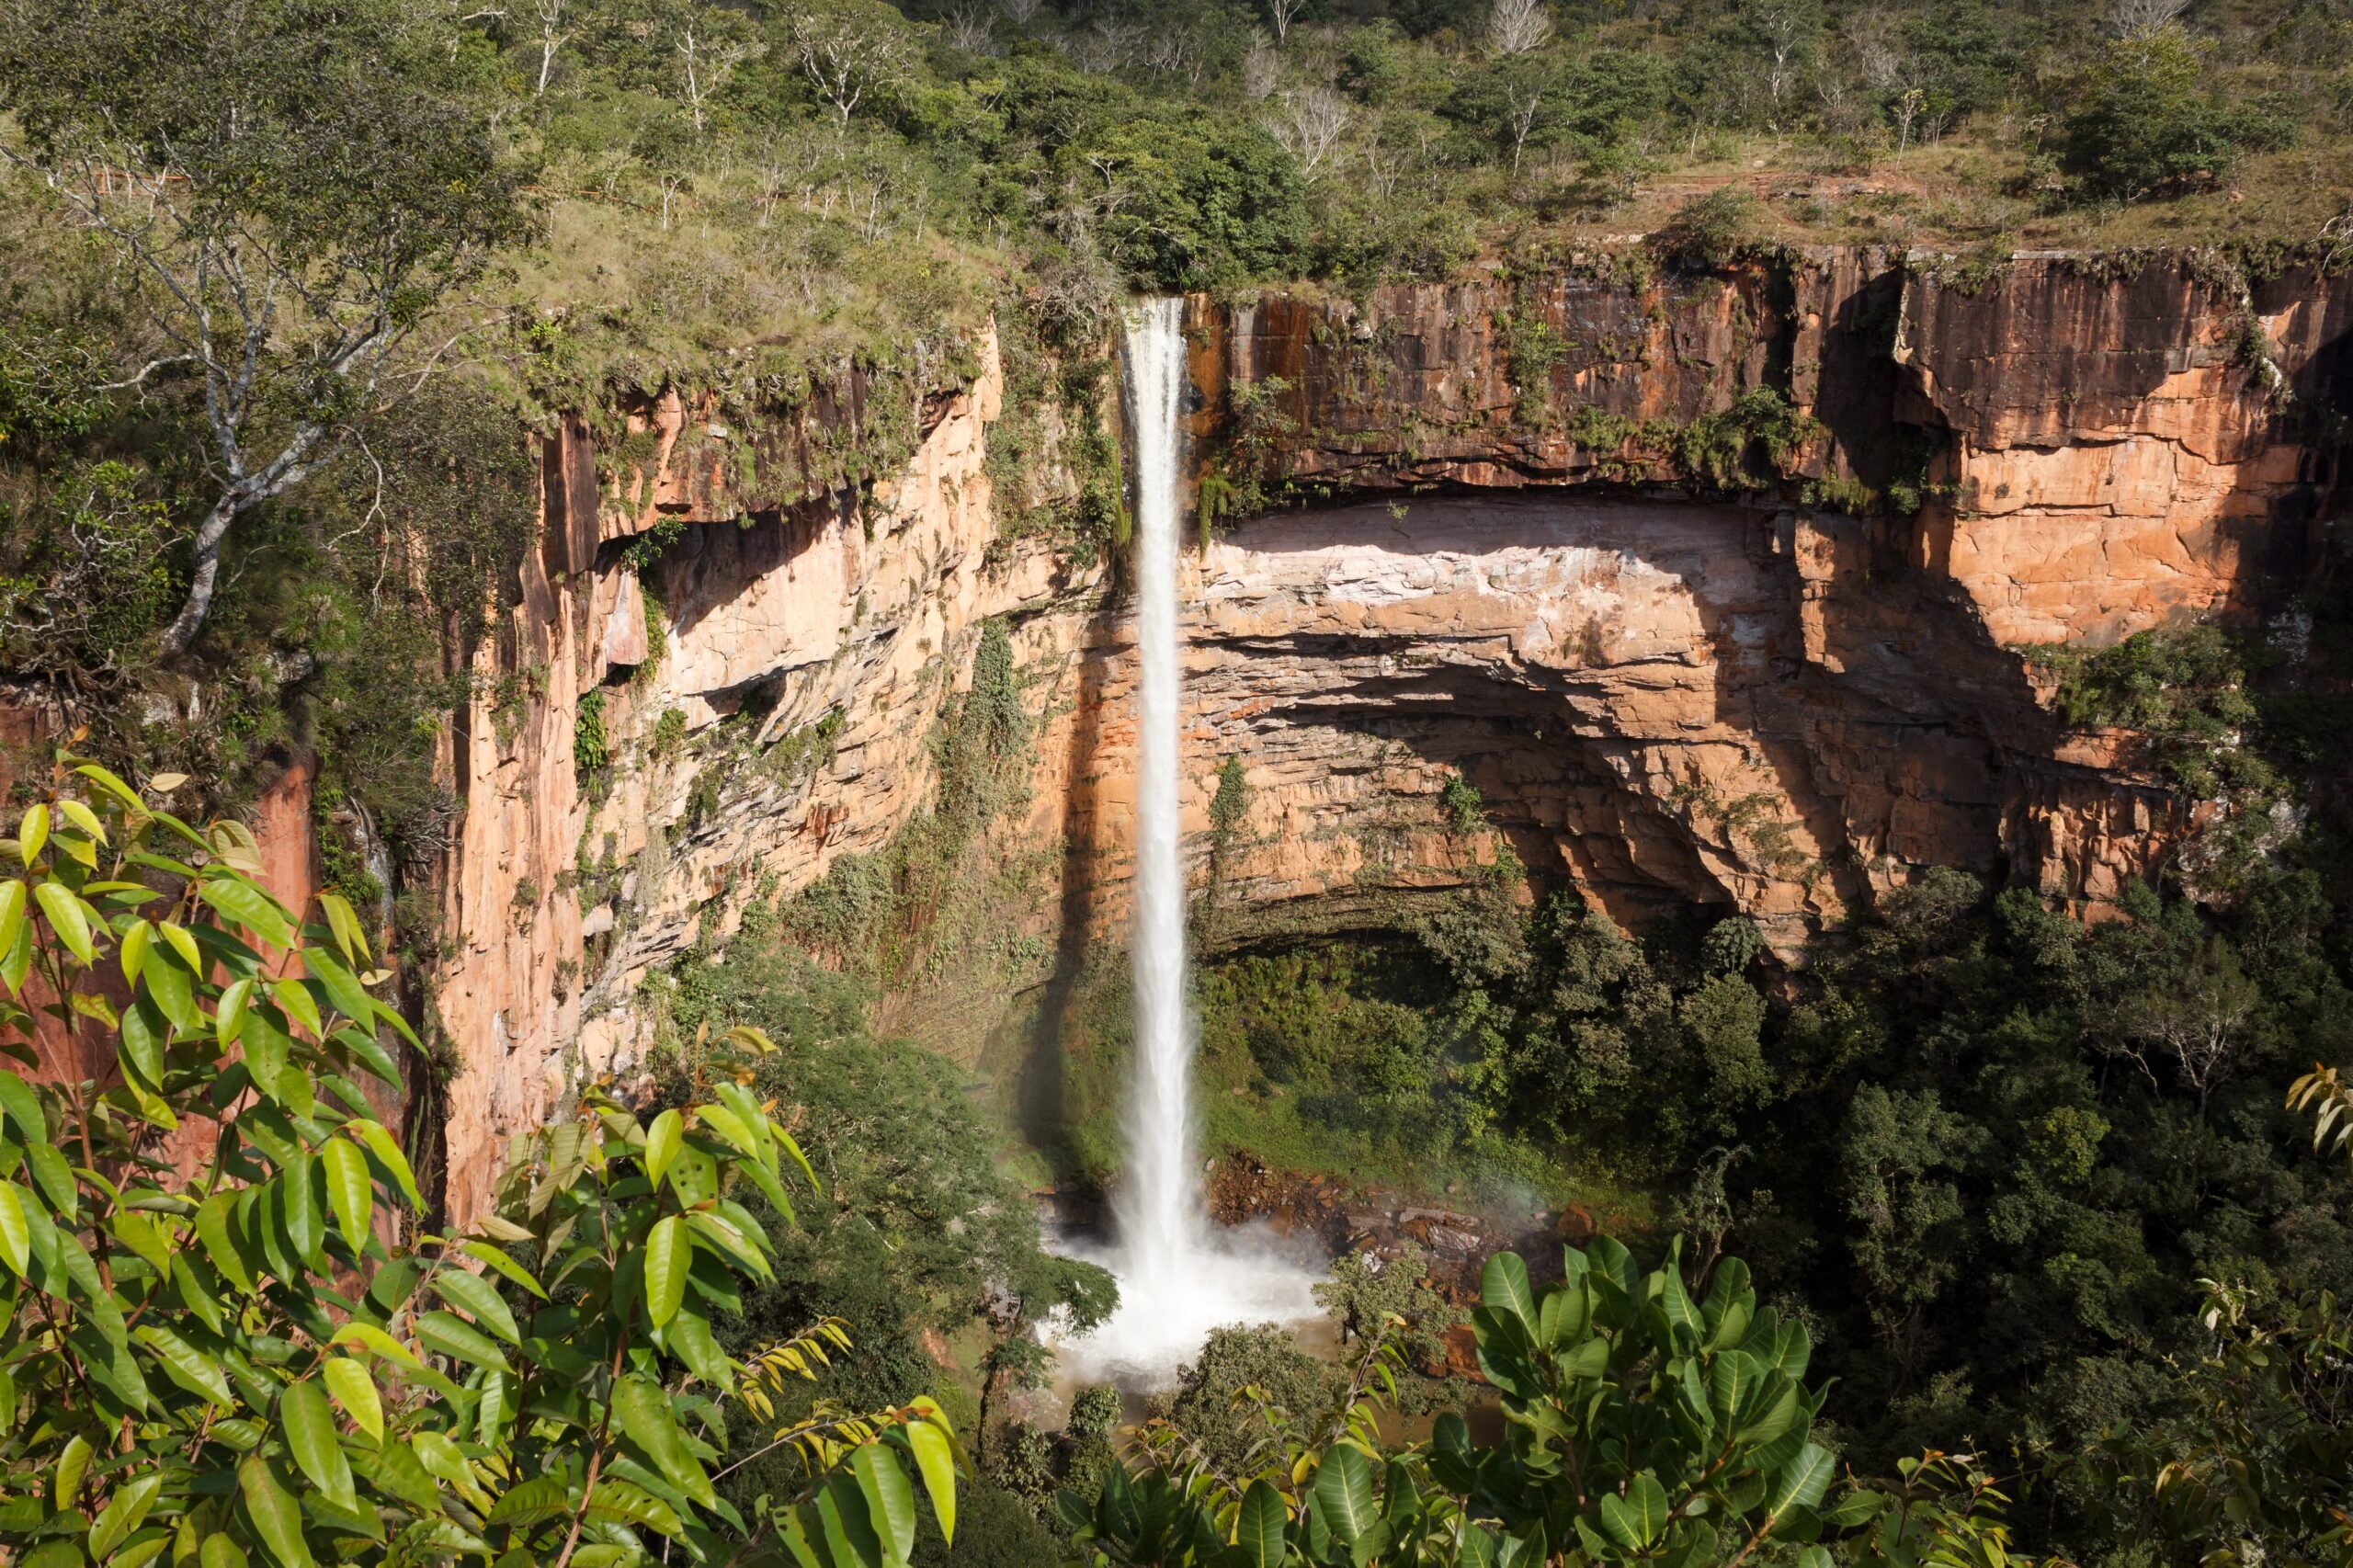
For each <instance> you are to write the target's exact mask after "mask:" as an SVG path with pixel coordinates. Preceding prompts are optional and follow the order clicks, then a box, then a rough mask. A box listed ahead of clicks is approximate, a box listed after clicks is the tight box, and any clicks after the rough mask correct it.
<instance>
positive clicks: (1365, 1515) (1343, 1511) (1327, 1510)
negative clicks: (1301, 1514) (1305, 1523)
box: [1315, 1444, 1380, 1545]
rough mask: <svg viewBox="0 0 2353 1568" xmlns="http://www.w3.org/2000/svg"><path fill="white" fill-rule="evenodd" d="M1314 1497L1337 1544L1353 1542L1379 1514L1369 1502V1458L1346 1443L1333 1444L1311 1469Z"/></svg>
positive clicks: (1370, 1494) (1370, 1480)
mask: <svg viewBox="0 0 2353 1568" xmlns="http://www.w3.org/2000/svg"><path fill="white" fill-rule="evenodd" d="M1315 1500H1316V1501H1317V1502H1318V1503H1320V1504H1322V1505H1323V1506H1324V1523H1325V1524H1327V1525H1329V1526H1330V1527H1331V1529H1332V1533H1333V1534H1334V1535H1336V1536H1337V1537H1338V1538H1339V1539H1340V1542H1341V1544H1342V1545H1347V1544H1348V1543H1350V1542H1353V1541H1354V1540H1356V1539H1357V1538H1358V1536H1360V1535H1362V1534H1364V1533H1365V1531H1367V1530H1369V1529H1370V1528H1372V1527H1373V1524H1374V1522H1375V1520H1376V1519H1378V1518H1379V1517H1380V1516H1379V1515H1378V1514H1376V1513H1375V1512H1374V1510H1373V1506H1372V1461H1371V1460H1368V1459H1366V1458H1365V1457H1364V1455H1363V1454H1362V1453H1360V1452H1358V1450H1357V1449H1352V1448H1349V1447H1347V1445H1346V1444H1341V1445H1338V1446H1336V1447H1335V1448H1333V1449H1331V1450H1330V1451H1329V1452H1327V1453H1325V1454H1324V1463H1323V1464H1322V1465H1321V1466H1320V1467H1319V1468H1318V1469H1317V1470H1316V1471H1315Z"/></svg>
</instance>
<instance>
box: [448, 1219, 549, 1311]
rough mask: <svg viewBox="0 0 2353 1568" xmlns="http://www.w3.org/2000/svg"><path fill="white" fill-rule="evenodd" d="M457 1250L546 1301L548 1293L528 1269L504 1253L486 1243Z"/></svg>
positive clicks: (525, 1233) (467, 1245)
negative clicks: (478, 1260)
mask: <svg viewBox="0 0 2353 1568" xmlns="http://www.w3.org/2000/svg"><path fill="white" fill-rule="evenodd" d="M529 1235H530V1233H529V1232H528V1231H526V1232H524V1236H525V1238H526V1239H528V1238H529ZM458 1250H459V1251H460V1252H462V1253H464V1254H465V1255H466V1256H468V1257H473V1258H480V1259H481V1260H482V1261H483V1262H484V1263H486V1264H488V1265H490V1267H493V1268H494V1269H496V1270H498V1272H499V1273H501V1274H503V1275H505V1276H506V1278H509V1279H511V1280H513V1281H514V1282H515V1283H516V1284H517V1285H520V1286H521V1287H523V1289H524V1290H529V1292H530V1293H531V1294H532V1295H534V1296H537V1297H538V1298H539V1299H540V1301H546V1300H547V1299H548V1293H547V1292H546V1291H545V1290H540V1282H539V1281H538V1280H537V1279H534V1278H531V1271H530V1270H529V1269H528V1268H526V1267H523V1266H522V1265H521V1264H519V1263H517V1262H516V1261H515V1260H514V1259H513V1258H511V1257H509V1256H506V1254H505V1253H503V1252H501V1251H499V1250H498V1248H496V1247H494V1246H493V1245H491V1244H489V1243H488V1242H468V1243H466V1244H464V1245H463V1246H460V1248H459V1249H458Z"/></svg>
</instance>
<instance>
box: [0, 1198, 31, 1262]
mask: <svg viewBox="0 0 2353 1568" xmlns="http://www.w3.org/2000/svg"><path fill="white" fill-rule="evenodd" d="M23 1190H24V1189H23V1188H21V1187H18V1186H17V1184H16V1183H14V1182H0V1262H6V1264H7V1266H8V1268H9V1271H10V1272H11V1273H13V1274H15V1275H17V1277H18V1278H23V1276H24V1273H25V1270H26V1268H27V1267H28V1266H29V1265H30V1264H31V1263H32V1258H33V1233H32V1227H31V1226H30V1225H28V1224H27V1223H26V1221H25V1205H24V1199H23V1198H22V1197H21V1196H20V1195H21V1194H22V1192H23Z"/></svg>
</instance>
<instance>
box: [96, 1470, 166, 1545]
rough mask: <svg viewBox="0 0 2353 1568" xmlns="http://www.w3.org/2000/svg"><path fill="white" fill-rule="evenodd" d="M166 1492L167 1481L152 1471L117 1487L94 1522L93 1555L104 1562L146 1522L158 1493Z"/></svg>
mask: <svg viewBox="0 0 2353 1568" xmlns="http://www.w3.org/2000/svg"><path fill="white" fill-rule="evenodd" d="M163 1489H164V1478H163V1476H162V1475H161V1474H159V1473H157V1472H156V1471H148V1472H147V1473H146V1474H145V1475H142V1476H141V1477H140V1478H139V1479H138V1480H136V1481H132V1482H130V1483H126V1484H125V1485H123V1486H121V1487H119V1488H118V1489H117V1490H116V1492H115V1494H114V1495H113V1496H112V1497H110V1498H108V1500H107V1506H105V1507H104V1508H101V1509H100V1510H98V1517H97V1518H96V1519H94V1520H92V1521H91V1524H90V1555H91V1556H92V1557H94V1558H97V1559H100V1560H101V1561H103V1560H104V1559H105V1558H106V1557H107V1556H108V1554H109V1553H111V1552H112V1551H114V1549H115V1548H116V1547H118V1546H119V1545H121V1544H122V1541H123V1538H124V1537H126V1536H128V1535H130V1534H131V1531H132V1530H135V1529H137V1528H139V1527H140V1525H141V1524H142V1522H144V1521H145V1519H146V1517H147V1511H148V1510H149V1509H150V1508H152V1507H153V1506H155V1494H157V1493H159V1492H161V1491H162V1490H163Z"/></svg>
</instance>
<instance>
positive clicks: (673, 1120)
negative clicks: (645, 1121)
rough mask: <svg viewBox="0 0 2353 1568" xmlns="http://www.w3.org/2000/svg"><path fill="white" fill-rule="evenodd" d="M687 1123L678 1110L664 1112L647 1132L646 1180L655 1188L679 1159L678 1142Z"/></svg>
mask: <svg viewBox="0 0 2353 1568" xmlns="http://www.w3.org/2000/svg"><path fill="white" fill-rule="evenodd" d="M685 1126H686V1124H685V1121H684V1119H682V1118H680V1116H679V1115H678V1112H677V1110H676V1108H672V1109H669V1110H665V1111H664V1112H663V1113H662V1114H661V1115H660V1116H657V1117H655V1118H654V1125H653V1126H651V1127H649V1128H647V1129H646V1130H645V1179H646V1180H648V1181H650V1182H652V1183H653V1184H654V1186H655V1187H660V1186H661V1185H662V1178H663V1177H664V1176H667V1175H668V1174H669V1171H670V1162H671V1161H672V1160H675V1159H676V1158H677V1157H678V1141H679V1139H680V1137H681V1136H682V1134H683V1133H684V1131H685Z"/></svg>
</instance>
